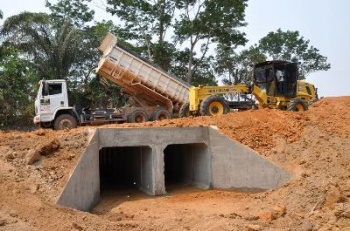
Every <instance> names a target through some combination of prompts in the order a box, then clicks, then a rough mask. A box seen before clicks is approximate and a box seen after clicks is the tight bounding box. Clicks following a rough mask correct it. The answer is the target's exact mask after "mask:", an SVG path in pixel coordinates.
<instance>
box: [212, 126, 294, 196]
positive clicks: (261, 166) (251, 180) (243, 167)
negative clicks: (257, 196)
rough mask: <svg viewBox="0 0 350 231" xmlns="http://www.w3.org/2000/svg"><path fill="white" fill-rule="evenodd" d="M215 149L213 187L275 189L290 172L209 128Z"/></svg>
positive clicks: (213, 150) (213, 154) (250, 189)
mask: <svg viewBox="0 0 350 231" xmlns="http://www.w3.org/2000/svg"><path fill="white" fill-rule="evenodd" d="M209 134H210V135H209V136H210V149H211V152H212V161H211V166H212V187H213V188H222V189H236V190H244V191H255V190H265V189H276V188H278V187H280V186H281V185H283V184H285V183H287V182H288V181H289V180H290V179H291V175H290V174H289V173H288V172H286V171H284V170H283V169H281V168H279V167H277V166H276V165H274V164H272V163H271V162H269V161H267V160H266V159H265V158H263V157H262V156H261V155H259V154H258V153H256V152H255V151H254V150H252V149H250V148H248V147H246V146H244V145H242V144H240V143H238V142H237V141H235V140H231V139H228V138H227V137H226V136H225V135H223V134H221V133H220V132H219V131H218V130H217V129H216V128H210V129H209Z"/></svg>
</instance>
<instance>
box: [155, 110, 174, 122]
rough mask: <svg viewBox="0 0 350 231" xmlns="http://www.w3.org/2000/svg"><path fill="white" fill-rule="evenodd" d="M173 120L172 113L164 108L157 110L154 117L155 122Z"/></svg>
mask: <svg viewBox="0 0 350 231" xmlns="http://www.w3.org/2000/svg"><path fill="white" fill-rule="evenodd" d="M171 118H172V115H171V113H170V112H169V111H168V110H166V109H164V108H159V109H157V110H156V111H155V112H154V113H153V115H152V120H154V121H155V120H168V119H171Z"/></svg>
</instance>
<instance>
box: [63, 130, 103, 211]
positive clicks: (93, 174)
mask: <svg viewBox="0 0 350 231" xmlns="http://www.w3.org/2000/svg"><path fill="white" fill-rule="evenodd" d="M99 149H100V146H99V132H98V131H96V132H95V134H94V135H93V136H92V138H91V139H90V143H89V145H88V147H87V148H86V150H85V153H84V154H83V155H82V156H81V158H80V161H79V163H78V165H77V166H76V167H75V169H74V171H73V173H72V174H71V176H70V178H69V180H68V182H67V184H66V186H65V188H64V190H63V192H62V193H61V196H60V198H59V199H58V201H57V204H58V205H62V206H67V207H72V208H75V209H79V210H83V211H88V210H90V209H91V208H92V207H93V206H95V205H96V204H97V203H98V202H99V199H100V175H99V155H98V153H99Z"/></svg>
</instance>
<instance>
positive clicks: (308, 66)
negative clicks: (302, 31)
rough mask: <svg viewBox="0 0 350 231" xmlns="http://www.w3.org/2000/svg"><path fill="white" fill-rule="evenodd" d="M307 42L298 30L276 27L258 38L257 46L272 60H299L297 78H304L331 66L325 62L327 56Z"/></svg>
mask: <svg viewBox="0 0 350 231" xmlns="http://www.w3.org/2000/svg"><path fill="white" fill-rule="evenodd" d="M309 43H310V41H309V40H305V39H304V37H303V36H300V35H299V32H298V31H289V30H288V31H286V32H283V31H282V30H281V29H278V30H277V31H276V32H270V33H268V34H267V35H266V36H265V37H263V38H262V39H260V40H259V44H258V45H257V47H258V49H259V50H260V52H261V53H262V54H265V55H266V56H267V57H268V58H271V59H273V60H278V59H282V60H287V61H291V62H300V73H299V78H300V79H305V77H306V76H307V75H308V74H309V73H311V72H314V71H321V70H323V71H326V70H328V69H330V68H331V65H330V63H327V57H325V56H322V55H321V54H320V53H319V50H318V49H317V48H315V47H313V46H310V45H309Z"/></svg>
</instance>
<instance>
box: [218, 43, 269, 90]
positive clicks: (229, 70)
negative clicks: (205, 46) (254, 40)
mask: <svg viewBox="0 0 350 231" xmlns="http://www.w3.org/2000/svg"><path fill="white" fill-rule="evenodd" d="M220 45H221V46H218V48H217V52H216V54H217V56H216V72H217V73H218V74H219V75H222V76H224V77H223V79H222V82H223V83H225V84H238V83H250V82H251V81H252V64H255V63H259V62H263V61H266V56H265V55H264V54H262V53H260V51H259V49H257V48H256V47H253V46H252V47H250V48H249V49H247V50H243V51H241V52H240V53H235V52H234V51H233V50H232V49H229V48H228V47H226V46H225V45H222V44H220Z"/></svg>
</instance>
